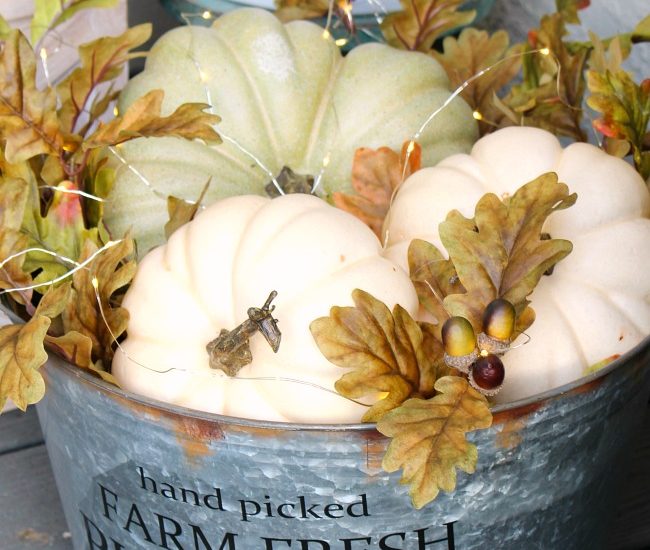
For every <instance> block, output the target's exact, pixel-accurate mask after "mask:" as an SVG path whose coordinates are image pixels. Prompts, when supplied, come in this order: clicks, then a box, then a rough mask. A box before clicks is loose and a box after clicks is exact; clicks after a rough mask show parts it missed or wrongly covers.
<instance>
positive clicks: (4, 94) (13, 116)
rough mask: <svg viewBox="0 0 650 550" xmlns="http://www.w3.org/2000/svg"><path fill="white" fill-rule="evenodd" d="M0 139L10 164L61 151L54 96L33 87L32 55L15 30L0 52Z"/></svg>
mask: <svg viewBox="0 0 650 550" xmlns="http://www.w3.org/2000/svg"><path fill="white" fill-rule="evenodd" d="M0 136H2V141H4V156H5V158H6V160H7V161H8V162H10V163H19V162H23V161H26V160H29V159H30V158H32V157H35V156H36V155H40V154H58V153H60V152H61V151H62V145H63V144H62V139H61V136H60V133H59V123H58V118H57V114H56V95H55V93H54V90H52V89H49V88H48V89H46V90H44V91H39V90H38V89H37V88H36V56H35V54H34V52H33V50H32V48H31V46H30V45H29V42H27V39H26V38H25V37H24V36H23V35H22V34H21V33H20V31H18V30H13V31H11V33H10V34H9V36H8V37H7V38H6V39H5V40H4V42H3V48H2V50H0Z"/></svg>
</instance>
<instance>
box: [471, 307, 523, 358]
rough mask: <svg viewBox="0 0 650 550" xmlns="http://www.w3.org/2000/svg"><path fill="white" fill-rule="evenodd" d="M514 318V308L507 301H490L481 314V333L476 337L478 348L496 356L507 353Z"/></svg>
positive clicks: (512, 331) (513, 326) (515, 314)
mask: <svg viewBox="0 0 650 550" xmlns="http://www.w3.org/2000/svg"><path fill="white" fill-rule="evenodd" d="M516 318H517V313H516V312H515V306H513V305H512V304H511V303H510V302H508V300H504V299H503V298H497V299H496V300H492V301H491V302H490V303H489V304H488V306H487V307H486V308H485V312H484V313H483V332H481V333H480V334H479V336H478V346H479V348H480V349H481V350H485V351H487V352H489V353H495V354H497V355H503V354H504V353H505V352H506V351H508V348H509V347H510V340H511V339H512V335H513V333H514V331H515V321H516Z"/></svg>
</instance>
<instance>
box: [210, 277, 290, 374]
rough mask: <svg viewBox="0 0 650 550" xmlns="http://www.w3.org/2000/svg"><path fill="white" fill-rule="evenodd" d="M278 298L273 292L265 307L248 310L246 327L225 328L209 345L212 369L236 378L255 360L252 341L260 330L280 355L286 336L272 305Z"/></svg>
mask: <svg viewBox="0 0 650 550" xmlns="http://www.w3.org/2000/svg"><path fill="white" fill-rule="evenodd" d="M277 295H278V293H277V292H276V291H275V290H274V291H272V292H271V294H269V297H268V298H267V299H266V302H265V303H264V305H263V306H262V307H261V308H257V307H250V308H248V311H247V314H248V319H246V320H245V321H244V322H243V323H242V324H240V325H239V326H237V327H235V328H234V329H232V330H227V329H222V330H221V332H220V333H219V336H217V337H216V338H215V339H214V340H212V341H211V342H210V343H208V345H207V346H206V347H205V349H206V350H207V352H208V356H209V357H210V368H212V369H220V370H222V371H223V372H225V373H226V374H227V375H228V376H231V377H232V376H236V375H237V373H238V372H239V371H240V370H241V369H242V368H243V367H245V366H246V365H248V364H250V363H251V362H252V361H253V354H252V353H251V349H250V344H249V339H250V338H251V336H253V335H254V334H255V333H256V332H258V331H259V332H261V333H262V335H263V336H264V338H266V341H267V342H268V344H269V346H271V349H273V351H274V352H276V353H277V351H278V349H279V348H280V339H281V337H282V334H281V332H280V329H279V328H278V321H277V319H275V318H274V317H273V310H274V309H275V306H271V302H272V301H273V300H274V299H275V297H276V296H277Z"/></svg>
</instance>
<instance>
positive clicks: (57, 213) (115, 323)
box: [0, 0, 220, 409]
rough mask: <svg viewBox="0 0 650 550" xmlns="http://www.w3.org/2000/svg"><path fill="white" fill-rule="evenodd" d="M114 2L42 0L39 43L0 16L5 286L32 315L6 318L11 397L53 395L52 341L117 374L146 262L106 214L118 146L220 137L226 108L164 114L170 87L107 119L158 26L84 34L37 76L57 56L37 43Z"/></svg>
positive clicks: (188, 107) (104, 372)
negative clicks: (56, 64)
mask: <svg viewBox="0 0 650 550" xmlns="http://www.w3.org/2000/svg"><path fill="white" fill-rule="evenodd" d="M115 4H116V2H114V1H112V0H111V1H108V0H107V1H104V0H98V1H95V0H72V1H67V2H62V1H51V0H42V1H40V2H39V1H37V2H36V6H35V15H34V21H33V23H32V43H31V44H30V41H29V40H28V39H27V37H26V36H25V35H23V34H22V33H21V32H20V31H19V30H16V29H11V28H9V26H8V25H7V23H6V21H0V36H1V37H0V40H2V49H1V50H0V135H1V136H2V137H1V139H0V290H1V291H2V301H3V302H4V304H5V305H6V306H7V307H8V308H9V309H10V310H12V311H13V312H14V313H16V314H17V315H18V316H20V317H22V318H23V319H25V323H22V324H21V323H16V324H11V325H9V326H6V327H3V328H2V329H0V405H1V404H3V403H4V402H5V401H6V400H7V399H8V398H9V399H11V400H12V401H13V402H14V403H15V404H16V405H17V406H18V407H20V408H23V409H24V408H25V407H26V406H27V405H28V404H31V403H34V402H36V401H38V399H40V397H42V393H43V388H44V385H43V380H42V378H41V376H40V374H39V373H38V368H39V367H40V366H41V365H42V364H43V363H44V362H45V360H46V357H47V355H46V352H45V349H46V348H48V349H51V350H53V351H55V352H57V353H59V354H60V355H62V356H63V357H64V358H65V359H67V360H68V361H69V362H71V363H73V364H75V365H77V366H79V367H81V368H84V369H89V370H91V371H93V372H95V373H96V374H98V375H99V376H101V377H103V378H105V379H107V380H110V381H114V380H113V379H112V377H111V375H110V374H109V372H108V370H109V368H110V362H111V359H112V355H113V352H114V346H115V341H116V339H117V338H119V337H120V336H121V335H123V333H124V331H125V330H126V326H127V322H128V312H127V311H126V310H125V309H124V308H122V307H121V306H120V303H121V299H122V296H123V294H124V290H125V289H126V287H127V286H128V285H129V283H130V282H131V280H132V278H133V276H134V274H135V268H136V266H135V260H134V246H135V245H134V242H133V241H132V239H131V238H130V237H129V236H128V235H110V234H109V232H108V230H107V228H106V227H105V226H104V224H103V221H102V215H103V211H102V206H101V205H102V202H101V201H102V200H103V198H104V197H106V196H107V195H108V194H109V193H110V190H111V188H112V185H113V181H114V178H115V168H114V160H113V158H112V156H113V153H112V152H114V151H116V150H117V148H119V146H120V145H121V144H122V143H124V142H125V141H128V140H131V139H135V138H138V137H143V136H145V137H149V136H176V137H182V138H186V139H201V140H203V141H206V142H212V143H217V142H219V140H220V138H219V135H218V133H217V132H216V131H215V130H214V127H213V126H214V124H216V123H217V122H218V121H219V117H217V116H215V115H213V114H210V113H208V112H206V109H207V105H204V104H196V103H191V104H185V105H181V106H180V107H178V108H177V109H176V110H175V111H174V112H173V113H171V114H169V115H167V116H164V115H163V114H162V102H163V92H162V91H160V90H153V91H151V92H149V93H148V94H147V95H145V96H144V97H143V98H141V99H140V100H138V101H136V102H135V103H134V104H133V105H132V106H131V107H130V108H129V109H128V110H127V111H126V112H124V113H121V114H118V115H117V116H114V117H113V118H112V120H111V121H110V122H107V121H106V119H107V118H110V115H113V113H112V111H113V105H114V102H115V100H116V98H117V94H118V91H117V90H116V82H117V79H118V78H119V77H120V76H121V75H122V74H123V73H124V71H125V69H126V64H127V63H128V61H129V60H131V59H133V58H134V57H136V56H141V55H143V54H142V53H141V52H138V51H136V50H137V48H139V47H141V46H142V44H144V42H146V41H147V40H148V39H149V37H150V36H151V26H150V25H139V26H136V27H133V28H131V29H128V30H127V31H125V32H124V33H122V34H121V35H119V36H106V37H101V38H98V39H96V40H93V41H92V42H89V43H87V44H83V45H82V46H80V47H79V65H78V67H77V68H76V69H74V70H73V71H72V72H71V73H70V74H69V75H68V76H67V77H66V78H64V79H63V80H62V81H61V82H60V83H58V84H56V85H47V86H45V87H43V88H40V87H39V86H38V85H37V82H36V72H37V66H38V64H39V63H44V62H46V59H47V56H46V55H41V56H39V55H37V53H36V52H35V51H34V47H33V44H35V43H38V42H40V41H42V39H43V38H44V36H45V34H46V33H47V32H50V31H51V30H52V29H53V28H55V27H56V26H57V25H59V24H60V23H62V22H63V21H65V20H67V19H69V18H70V17H72V16H73V15H75V14H76V13H78V12H79V11H80V10H82V9H84V8H88V7H110V6H112V5H115ZM39 58H40V59H39ZM54 303H55V304H56V307H54V306H53V305H52V304H54Z"/></svg>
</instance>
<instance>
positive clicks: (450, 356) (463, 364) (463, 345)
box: [442, 317, 478, 373]
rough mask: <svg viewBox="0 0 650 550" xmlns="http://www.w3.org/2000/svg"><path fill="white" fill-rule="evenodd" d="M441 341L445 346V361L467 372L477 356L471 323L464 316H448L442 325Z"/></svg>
mask: <svg viewBox="0 0 650 550" xmlns="http://www.w3.org/2000/svg"><path fill="white" fill-rule="evenodd" d="M442 343H443V345H444V347H445V363H447V365H449V366H450V367H454V368H455V369H458V370H459V371H461V372H464V373H467V372H468V370H469V367H470V365H471V364H472V363H473V362H474V361H475V359H476V358H477V357H478V350H477V349H476V335H475V334H474V328H473V327H472V324H471V323H470V322H469V321H468V320H467V319H465V318H464V317H450V318H449V319H447V320H446V321H445V324H444V325H442Z"/></svg>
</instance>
